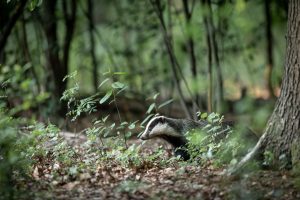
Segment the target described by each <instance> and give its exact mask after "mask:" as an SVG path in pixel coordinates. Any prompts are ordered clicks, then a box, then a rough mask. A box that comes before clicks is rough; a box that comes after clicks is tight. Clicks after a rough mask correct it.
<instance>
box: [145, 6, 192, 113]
mask: <svg viewBox="0 0 300 200" xmlns="http://www.w3.org/2000/svg"><path fill="white" fill-rule="evenodd" d="M150 3H151V5H152V6H153V8H154V10H155V12H156V13H157V16H158V18H159V20H160V25H161V28H162V32H163V38H164V42H165V45H166V48H167V51H168V55H169V59H170V62H171V67H172V72H173V77H174V83H175V87H176V89H177V91H178V94H179V97H180V98H179V100H180V103H181V106H182V108H183V110H184V112H185V115H186V117H188V118H190V119H191V118H192V117H191V116H192V115H191V113H190V111H189V109H188V107H187V105H186V101H185V99H184V95H183V92H182V89H181V86H180V78H179V75H178V72H177V69H176V64H177V63H176V58H175V55H174V51H173V46H172V45H171V44H170V40H169V36H168V32H167V29H166V25H165V22H164V20H163V16H162V10H161V5H160V1H159V0H155V2H153V1H152V0H150Z"/></svg>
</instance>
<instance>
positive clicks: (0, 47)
mask: <svg viewBox="0 0 300 200" xmlns="http://www.w3.org/2000/svg"><path fill="white" fill-rule="evenodd" d="M26 3H27V0H21V1H20V2H19V3H18V4H17V6H16V9H15V10H14V12H13V14H12V16H11V17H10V19H9V21H8V22H7V25H6V26H5V27H4V28H3V30H1V32H0V33H1V34H0V55H2V53H3V51H4V47H5V44H6V42H7V38H8V36H9V35H10V33H11V31H12V29H13V27H14V26H15V24H16V22H17V20H18V19H19V17H20V16H21V14H22V13H23V10H24V8H25V6H26Z"/></svg>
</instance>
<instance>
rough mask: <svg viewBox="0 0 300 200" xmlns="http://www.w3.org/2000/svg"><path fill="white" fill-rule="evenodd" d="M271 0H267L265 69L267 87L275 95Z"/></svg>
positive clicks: (271, 94) (272, 95)
mask: <svg viewBox="0 0 300 200" xmlns="http://www.w3.org/2000/svg"><path fill="white" fill-rule="evenodd" d="M270 3H271V0H265V6H264V7H265V19H266V41H267V45H266V54H267V65H266V69H265V80H266V88H267V90H268V92H269V95H270V96H271V97H274V96H275V95H274V91H273V87H272V71H273V35H272V16H271V8H270Z"/></svg>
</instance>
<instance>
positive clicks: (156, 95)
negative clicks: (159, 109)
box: [153, 92, 159, 100]
mask: <svg viewBox="0 0 300 200" xmlns="http://www.w3.org/2000/svg"><path fill="white" fill-rule="evenodd" d="M158 95H159V92H158V93H156V94H155V95H154V96H153V99H154V100H156V99H157V97H158Z"/></svg>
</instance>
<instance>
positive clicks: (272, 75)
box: [0, 0, 287, 127]
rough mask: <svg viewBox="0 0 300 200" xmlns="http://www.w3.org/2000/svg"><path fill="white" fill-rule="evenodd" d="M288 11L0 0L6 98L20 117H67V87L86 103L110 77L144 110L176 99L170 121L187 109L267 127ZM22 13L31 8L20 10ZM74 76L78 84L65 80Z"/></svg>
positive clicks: (267, 5) (268, 4) (232, 1)
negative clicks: (109, 73) (154, 101)
mask: <svg viewBox="0 0 300 200" xmlns="http://www.w3.org/2000/svg"><path fill="white" fill-rule="evenodd" d="M23 4H24V5H23ZM286 4H287V3H286V2H285V1H283V0H282V1H281V0H280V1H275V0H268V1H262V0H256V1H247V0H216V1H210V0H202V1H195V0H164V1H156V0H145V1H140V0H131V1H128V0H123V1H117V0H111V1H106V0H99V1H94V0H88V1H84V0H68V1H57V0H55V1H51V0H43V1H42V0H31V1H26V0H9V1H1V3H0V9H1V10H0V13H1V14H0V15H1V17H0V19H1V20H0V27H1V29H0V30H1V42H2V43H4V45H3V47H1V50H0V61H1V69H0V70H1V74H0V81H1V82H0V83H1V100H4V103H5V104H6V106H8V107H9V108H12V109H14V110H15V112H16V113H19V114H20V112H21V111H22V114H24V111H26V115H30V116H34V117H36V118H40V119H47V117H49V116H51V115H53V114H54V113H59V114H61V115H64V114H65V113H66V112H67V111H66V107H67V106H66V104H65V103H64V102H63V101H60V100H59V99H60V97H61V96H62V94H63V91H65V90H66V89H68V88H72V87H73V86H74V85H75V84H79V85H80V87H79V88H78V89H79V91H78V93H77V95H78V96H80V97H86V96H89V95H92V94H95V93H97V92H99V93H100V94H103V95H104V94H105V93H106V92H107V90H108V88H107V87H101V88H99V85H100V83H101V82H102V81H104V80H105V78H106V77H105V76H104V75H103V73H105V72H107V71H112V72H122V75H118V76H115V77H113V81H116V79H117V80H118V81H119V82H121V83H123V84H125V85H127V86H128V88H127V89H126V90H125V92H123V93H122V95H123V96H125V97H126V98H129V99H138V100H140V101H142V102H144V101H145V99H147V97H149V96H151V95H154V94H156V93H160V96H159V100H160V101H162V102H163V101H166V100H168V99H174V100H175V101H174V104H175V105H177V104H176V102H180V100H181V104H178V106H175V107H179V108H181V111H180V110H179V112H178V111H177V113H174V112H173V113H172V112H171V115H175V116H180V117H188V114H187V112H182V110H184V104H185V105H186V107H187V108H188V109H189V110H190V113H193V111H195V110H201V111H208V112H212V111H217V112H221V113H225V114H228V115H230V114H234V115H235V114H247V116H252V119H253V120H252V122H255V120H256V121H257V123H258V125H259V126H261V127H263V126H264V121H265V120H266V118H267V117H268V115H269V111H262V110H264V109H263V108H265V107H267V110H269V108H272V105H273V99H274V98H273V97H274V95H275V96H276V95H278V94H279V88H280V83H281V75H282V71H283V64H284V60H283V57H284V49H285V48H284V46H285V38H284V34H285V29H286V13H287V5H286ZM21 6H23V7H24V9H19V10H18V8H19V7H21ZM16 13H17V14H18V15H17V17H15V15H16ZM160 16H161V18H160ZM15 18H16V19H15ZM11 24H13V26H12V27H11V31H8V32H9V34H8V36H7V37H6V38H5V34H6V30H7V29H8V28H10V27H9V26H10V25H11ZM162 27H164V28H162ZM166 38H167V39H166ZM166 40H167V42H166ZM168 45H169V46H171V48H170V49H171V52H170V50H168ZM191 45H192V46H191ZM191 48H192V49H193V50H192V51H191ZM210 48H211V50H210ZM171 54H172V55H173V58H175V62H176V64H175V67H176V69H175V71H177V80H176V75H175V74H174V69H173V68H172V58H171V59H170V55H171ZM173 60H174V59H173ZM210 60H211V61H210ZM193 62H194V63H193ZM270 66H271V67H270ZM74 71H77V78H76V79H67V80H65V81H62V79H63V78H64V77H65V76H66V75H68V74H69V73H72V72H74ZM178 74H179V75H178ZM220 77H221V79H220ZM176 82H178V84H176ZM269 82H270V83H271V84H268V83H269ZM220 87H221V88H220ZM176 88H177V90H176ZM178 88H179V89H181V91H182V95H180V93H179V92H178V91H179V90H178ZM182 101H183V103H182ZM125 102H126V101H125ZM150 103H151V102H150ZM150 103H149V104H150ZM194 103H196V104H197V105H198V106H196V108H194V107H195V105H194ZM147 104H148V103H147ZM147 104H144V105H146V106H145V108H144V109H147ZM17 105H18V107H16V106H17ZM121 106H122V105H121ZM257 106H259V107H257ZM254 108H261V109H254ZM182 113H185V114H182ZM190 116H192V115H190ZM253 116H254V117H253ZM240 119H243V118H240ZM261 119H263V120H261ZM261 122H262V123H261ZM260 123H261V124H260Z"/></svg>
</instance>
